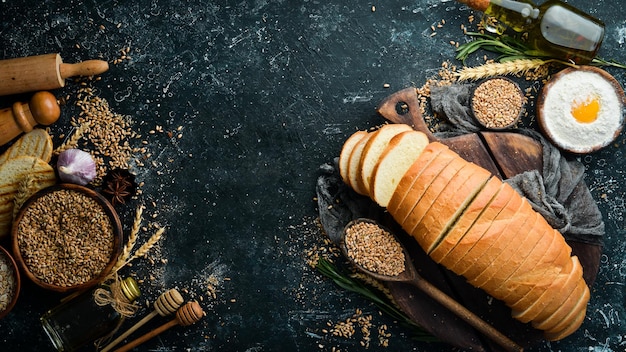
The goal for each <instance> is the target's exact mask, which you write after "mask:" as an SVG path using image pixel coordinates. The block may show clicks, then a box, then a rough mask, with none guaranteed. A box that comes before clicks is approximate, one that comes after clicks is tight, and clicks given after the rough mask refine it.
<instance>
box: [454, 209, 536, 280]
mask: <svg viewBox="0 0 626 352" xmlns="http://www.w3.org/2000/svg"><path fill="white" fill-rule="evenodd" d="M522 204H523V202H522V198H521V197H512V198H511V200H510V201H509V203H508V204H507V205H506V207H504V209H502V211H500V213H499V214H498V215H497V216H496V217H495V218H494V219H493V221H492V222H491V225H490V226H489V227H488V228H487V229H486V230H485V234H484V235H483V236H482V237H481V238H480V243H478V244H476V245H475V246H474V247H472V249H470V250H469V251H468V252H467V253H466V254H465V256H464V257H463V258H462V259H461V262H462V263H467V265H465V269H462V268H459V269H457V270H458V273H459V275H463V276H465V278H467V280H468V281H469V282H470V283H471V284H472V285H474V286H477V287H481V288H482V285H484V284H485V283H486V282H488V280H489V279H490V278H491V277H493V276H494V275H495V274H497V273H500V272H502V271H506V270H515V267H516V265H517V264H516V263H517V262H519V261H521V258H520V257H521V256H522V255H525V254H526V253H523V252H522V251H520V252H519V253H517V252H516V250H518V248H517V247H518V246H521V245H522V243H528V242H529V236H527V235H528V234H527V233H524V232H519V230H520V228H523V226H522V225H524V224H526V223H527V220H528V218H529V216H528V214H526V213H523V212H522V213H520V210H521V209H522ZM530 249H532V247H531V248H529V249H528V251H530ZM503 274H504V273H502V274H500V275H503ZM478 285H481V286H478Z"/></svg>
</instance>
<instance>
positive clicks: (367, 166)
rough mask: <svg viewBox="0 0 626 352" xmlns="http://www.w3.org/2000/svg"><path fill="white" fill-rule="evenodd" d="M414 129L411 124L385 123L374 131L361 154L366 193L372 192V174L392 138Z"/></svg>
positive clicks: (360, 172) (361, 174) (362, 179)
mask: <svg viewBox="0 0 626 352" xmlns="http://www.w3.org/2000/svg"><path fill="white" fill-rule="evenodd" d="M412 130H413V129H412V128H411V127H410V126H409V125H405V124H388V125H383V126H382V127H381V128H379V129H378V130H377V131H375V132H372V135H371V137H370V138H369V139H368V141H367V143H366V144H365V147H364V149H363V154H362V155H361V160H360V165H361V169H360V170H359V174H360V176H361V178H360V180H361V186H362V188H363V189H364V190H365V191H366V192H367V193H366V194H369V193H370V185H371V182H372V176H373V175H374V169H375V168H376V164H377V163H378V159H379V158H380V155H381V154H382V153H383V151H384V150H385V148H387V145H389V141H390V140H391V138H393V136H395V135H397V134H400V133H402V132H405V131H412ZM416 157H417V155H416ZM400 177H401V176H400Z"/></svg>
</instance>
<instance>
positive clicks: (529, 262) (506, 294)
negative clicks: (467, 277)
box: [486, 212, 555, 302]
mask: <svg viewBox="0 0 626 352" xmlns="http://www.w3.org/2000/svg"><path fill="white" fill-rule="evenodd" d="M540 217H541V215H540V214H538V213H535V212H533V216H532V219H534V221H533V222H532V223H530V224H526V225H524V227H523V228H521V229H520V231H519V232H518V235H520V236H522V235H523V234H526V235H527V237H534V238H533V240H534V241H536V243H535V245H534V246H533V247H531V248H530V252H528V254H527V256H526V258H525V259H524V260H523V261H522V262H521V263H520V264H519V265H518V267H517V268H516V269H514V270H506V271H507V273H506V275H507V276H506V277H503V276H502V275H497V274H496V275H494V276H492V277H491V278H488V281H486V282H489V284H488V286H489V287H490V288H491V289H492V293H493V295H494V296H496V297H498V298H499V299H503V300H504V299H505V298H506V299H508V301H512V302H516V301H517V300H518V299H520V298H522V297H523V296H524V295H525V294H526V293H528V291H529V289H528V288H527V287H523V288H521V287H520V288H518V286H519V285H520V283H519V282H517V281H515V278H516V277H518V276H519V275H525V274H526V273H529V272H531V271H533V270H536V269H537V267H538V263H541V259H542V258H544V259H547V258H550V256H549V255H548V252H549V251H550V250H551V249H552V248H553V247H552V245H553V243H554V242H555V238H554V236H551V233H552V232H551V231H549V230H548V231H545V230H546V229H544V233H538V232H537V231H538V229H537V224H540V223H541V222H540V221H539V218H540ZM534 241H533V242H534ZM516 245H518V246H521V245H520V244H519V243H516ZM550 260H551V259H550ZM498 280H499V281H498ZM516 289H519V291H516Z"/></svg>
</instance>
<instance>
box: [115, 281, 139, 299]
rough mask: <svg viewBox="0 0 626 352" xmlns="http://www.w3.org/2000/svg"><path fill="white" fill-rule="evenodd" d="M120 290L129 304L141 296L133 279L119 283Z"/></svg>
mask: <svg viewBox="0 0 626 352" xmlns="http://www.w3.org/2000/svg"><path fill="white" fill-rule="evenodd" d="M120 288H121V289H122V292H123V293H124V296H126V298H128V300H129V301H130V302H133V301H134V300H136V299H137V298H139V296H141V291H140V290H139V285H138V284H137V281H135V279H133V278H132V277H127V278H125V279H124V280H123V281H122V282H121V283H120Z"/></svg>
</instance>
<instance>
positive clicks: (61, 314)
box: [41, 277, 140, 352]
mask: <svg viewBox="0 0 626 352" xmlns="http://www.w3.org/2000/svg"><path fill="white" fill-rule="evenodd" d="M98 289H105V290H107V291H106V293H107V294H109V293H112V292H113V291H114V290H119V291H118V292H121V294H117V295H115V294H113V296H114V297H115V298H116V299H119V300H120V301H121V302H120V303H122V304H131V303H133V302H134V301H135V300H136V299H137V298H138V297H139V295H140V291H139V286H138V285H137V282H136V281H135V280H134V279H133V278H132V277H128V278H125V279H124V280H122V281H120V282H119V283H113V284H112V285H111V287H105V286H100V287H96V288H94V289H91V290H89V291H86V292H83V293H81V294H79V295H78V296H76V297H73V298H70V299H68V300H67V301H64V302H62V303H61V304H59V305H58V306H56V307H54V308H52V309H51V310H49V311H47V312H46V313H45V314H44V315H43V316H42V317H41V324H42V325H43V328H44V330H45V331H46V334H47V335H48V337H50V340H51V341H52V344H53V345H54V347H55V348H56V349H57V351H64V352H66V351H75V350H76V349H78V348H79V347H81V346H84V345H86V344H88V343H90V342H94V341H96V340H97V339H99V338H101V337H104V336H106V335H107V334H109V333H111V332H113V331H114V330H115V329H116V328H117V327H118V326H119V324H120V323H121V321H122V319H123V318H124V316H123V315H122V314H120V312H119V311H117V310H116V309H115V308H114V306H113V305H112V304H104V305H99V304H98V303H96V300H95V295H94V294H95V292H96V290H98Z"/></svg>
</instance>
